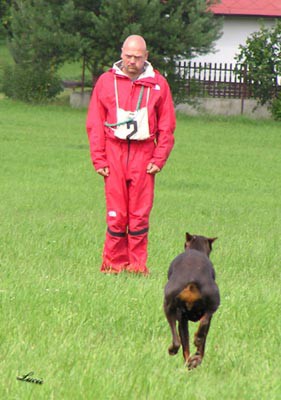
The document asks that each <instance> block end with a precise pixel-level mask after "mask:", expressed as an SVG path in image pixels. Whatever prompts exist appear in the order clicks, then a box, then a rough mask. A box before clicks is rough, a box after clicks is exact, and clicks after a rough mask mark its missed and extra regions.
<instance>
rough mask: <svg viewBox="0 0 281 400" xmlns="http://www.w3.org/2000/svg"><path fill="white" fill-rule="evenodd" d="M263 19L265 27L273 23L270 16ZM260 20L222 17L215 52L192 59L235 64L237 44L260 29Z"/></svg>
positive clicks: (244, 41)
mask: <svg viewBox="0 0 281 400" xmlns="http://www.w3.org/2000/svg"><path fill="white" fill-rule="evenodd" d="M280 1H281V0H280ZM263 21H264V25H265V26H266V27H267V28H271V27H272V26H273V25H274V19H272V18H265V19H263ZM260 22H261V19H259V18H256V17H243V16H241V17H238V16H237V17H235V16H230V17H229V16H226V17H224V26H223V35H222V36H221V38H220V39H219V40H218V41H217V43H216V45H215V53H213V54H212V53H209V54H207V55H205V56H200V57H196V58H194V59H192V61H194V62H202V63H205V62H206V63H228V64H229V63H233V64H236V61H235V59H234V57H235V55H236V54H237V53H238V52H239V44H242V45H244V44H245V43H246V39H247V37H249V36H250V35H251V33H253V32H256V31H259V30H260Z"/></svg>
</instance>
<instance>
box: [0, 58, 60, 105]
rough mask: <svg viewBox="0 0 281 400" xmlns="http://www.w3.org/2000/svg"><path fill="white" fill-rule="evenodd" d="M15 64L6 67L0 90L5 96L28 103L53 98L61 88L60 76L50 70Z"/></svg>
mask: <svg viewBox="0 0 281 400" xmlns="http://www.w3.org/2000/svg"><path fill="white" fill-rule="evenodd" d="M33 68H34V67H30V66H28V67H26V66H25V65H19V64H16V65H15V66H13V67H11V66H9V67H6V68H5V70H4V74H3V84H2V90H3V92H4V93H5V95H6V96H8V97H11V98H13V99H17V100H22V101H25V102H28V103H42V102H46V101H50V100H52V99H54V98H55V97H56V96H57V95H58V94H59V93H60V92H61V91H62V90H63V87H62V84H61V81H60V78H59V77H58V76H57V75H56V74H53V73H52V72H51V71H48V70H43V69H35V70H34V69H33Z"/></svg>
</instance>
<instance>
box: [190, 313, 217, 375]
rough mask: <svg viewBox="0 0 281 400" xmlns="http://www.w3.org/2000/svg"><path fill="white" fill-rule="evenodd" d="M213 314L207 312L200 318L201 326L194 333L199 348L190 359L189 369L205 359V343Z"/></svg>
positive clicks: (195, 342)
mask: <svg viewBox="0 0 281 400" xmlns="http://www.w3.org/2000/svg"><path fill="white" fill-rule="evenodd" d="M212 315H213V314H212V313H205V314H204V315H203V317H202V318H201V319H200V324H199V328H198V330H197V332H196V333H195V335H194V344H195V346H196V348H197V350H196V353H195V354H194V356H192V357H190V358H189V360H188V369H193V368H196V367H198V365H200V364H201V362H202V360H203V357H204V352H205V344H206V339H207V335H208V332H209V328H210V324H211V319H212Z"/></svg>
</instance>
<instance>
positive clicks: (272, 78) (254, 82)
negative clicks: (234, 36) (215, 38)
mask: <svg viewBox="0 0 281 400" xmlns="http://www.w3.org/2000/svg"><path fill="white" fill-rule="evenodd" d="M236 60H237V61H238V62H239V63H241V64H244V65H245V66H247V74H246V76H245V75H244V78H245V79H246V83H247V84H249V85H251V87H252V90H253V96H254V98H255V99H257V101H258V103H259V104H261V105H263V104H266V103H267V104H268V105H269V107H271V106H272V104H273V102H274V99H275V98H276V96H277V90H276V89H277V86H278V76H279V77H280V75H281V21H280V20H277V21H276V23H275V26H274V27H272V28H266V27H265V26H264V25H261V27H260V30H259V31H258V32H254V33H253V34H251V35H250V36H249V37H248V38H247V40H246V44H245V45H244V46H242V45H240V46H239V53H238V54H237V56H236Z"/></svg>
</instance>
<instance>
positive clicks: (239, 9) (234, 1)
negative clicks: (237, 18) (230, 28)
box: [211, 0, 281, 17]
mask: <svg viewBox="0 0 281 400" xmlns="http://www.w3.org/2000/svg"><path fill="white" fill-rule="evenodd" d="M211 10H212V11H213V13H214V14H219V15H250V16H252V15H253V16H254V15H255V16H260V17H281V0H221V2H220V3H219V4H216V5H213V6H211Z"/></svg>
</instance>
